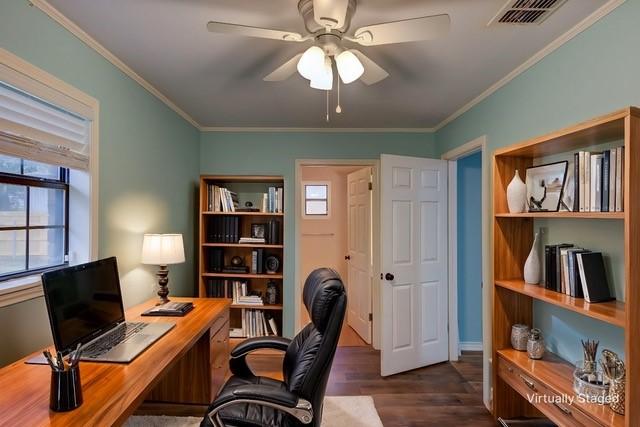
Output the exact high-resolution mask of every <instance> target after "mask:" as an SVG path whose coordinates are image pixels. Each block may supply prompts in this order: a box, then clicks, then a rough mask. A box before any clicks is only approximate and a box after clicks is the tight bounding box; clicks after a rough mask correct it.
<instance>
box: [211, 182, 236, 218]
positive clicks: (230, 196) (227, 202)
mask: <svg viewBox="0 0 640 427" xmlns="http://www.w3.org/2000/svg"><path fill="white" fill-rule="evenodd" d="M237 208H238V194H236V193H234V192H233V191H230V190H228V189H226V188H224V187H218V186H217V185H214V184H207V209H208V211H209V212H235V211H236V209H237Z"/></svg>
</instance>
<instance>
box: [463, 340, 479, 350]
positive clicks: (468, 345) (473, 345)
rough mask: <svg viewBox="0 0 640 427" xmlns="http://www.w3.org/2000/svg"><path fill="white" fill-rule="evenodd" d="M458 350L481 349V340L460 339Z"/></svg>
mask: <svg viewBox="0 0 640 427" xmlns="http://www.w3.org/2000/svg"><path fill="white" fill-rule="evenodd" d="M460 351H482V341H480V342H476V341H461V342H460Z"/></svg>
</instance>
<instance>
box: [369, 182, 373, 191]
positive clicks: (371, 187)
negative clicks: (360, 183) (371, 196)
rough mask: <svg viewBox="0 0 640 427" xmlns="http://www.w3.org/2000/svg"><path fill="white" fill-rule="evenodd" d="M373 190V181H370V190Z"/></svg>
mask: <svg viewBox="0 0 640 427" xmlns="http://www.w3.org/2000/svg"><path fill="white" fill-rule="evenodd" d="M371 190H373V182H369V191H371Z"/></svg>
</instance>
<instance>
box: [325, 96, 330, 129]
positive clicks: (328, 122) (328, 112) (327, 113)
mask: <svg viewBox="0 0 640 427" xmlns="http://www.w3.org/2000/svg"><path fill="white" fill-rule="evenodd" d="M325 92H327V123H329V91H328V90H327V91H325Z"/></svg>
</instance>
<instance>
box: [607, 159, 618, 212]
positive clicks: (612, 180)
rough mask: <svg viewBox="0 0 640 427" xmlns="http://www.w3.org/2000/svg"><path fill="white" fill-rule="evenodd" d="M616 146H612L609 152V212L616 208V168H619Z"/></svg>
mask: <svg viewBox="0 0 640 427" xmlns="http://www.w3.org/2000/svg"><path fill="white" fill-rule="evenodd" d="M617 153H618V150H617V149H616V148H612V149H611V150H610V154H609V157H610V158H609V212H615V210H616V169H617V160H616V159H617Z"/></svg>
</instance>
